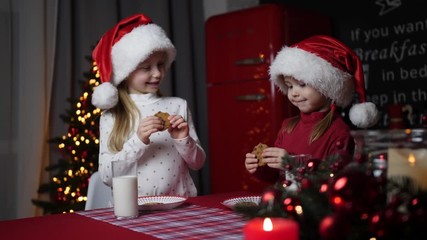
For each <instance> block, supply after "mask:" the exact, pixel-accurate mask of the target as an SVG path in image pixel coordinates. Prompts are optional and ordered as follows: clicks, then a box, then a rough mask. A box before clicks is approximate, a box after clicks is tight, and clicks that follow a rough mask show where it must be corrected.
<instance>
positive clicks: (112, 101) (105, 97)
mask: <svg viewBox="0 0 427 240" xmlns="http://www.w3.org/2000/svg"><path fill="white" fill-rule="evenodd" d="M118 101H119V92H118V90H117V88H116V87H115V86H113V84H111V83H110V82H105V83H102V84H100V85H99V86H97V87H95V88H94V89H93V93H92V104H93V105H94V106H96V107H97V108H100V109H110V108H112V107H114V106H116V104H117V102H118Z"/></svg>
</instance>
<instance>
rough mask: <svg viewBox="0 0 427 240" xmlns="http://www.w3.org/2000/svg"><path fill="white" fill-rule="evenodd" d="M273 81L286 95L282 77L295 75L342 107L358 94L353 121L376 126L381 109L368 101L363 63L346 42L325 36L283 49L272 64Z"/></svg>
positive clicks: (364, 125)
mask: <svg viewBox="0 0 427 240" xmlns="http://www.w3.org/2000/svg"><path fill="white" fill-rule="evenodd" d="M269 73H270V78H271V80H272V81H273V82H274V83H275V84H276V85H277V86H278V87H279V88H280V89H281V91H282V92H283V93H284V94H286V93H287V87H286V85H285V83H284V82H283V81H281V80H280V76H291V77H294V78H295V79H297V80H299V81H302V82H304V83H305V84H307V85H309V86H311V87H313V88H314V89H316V90H317V91H319V92H320V93H321V94H323V95H324V96H326V97H327V98H329V99H331V100H332V101H333V102H334V103H335V104H336V105H337V106H339V107H347V106H348V105H349V104H351V103H352V102H353V99H354V91H356V93H357V94H358V99H359V103H357V104H353V105H352V106H351V108H350V112H349V117H350V121H351V122H352V123H353V124H354V125H355V126H357V127H359V128H367V127H371V126H373V125H375V123H376V122H377V120H378V110H377V108H376V106H375V104H373V103H371V102H366V95H365V83H364V75H363V69H362V63H361V61H360V59H359V57H358V56H357V55H356V54H355V53H354V52H353V51H352V50H351V49H350V48H349V47H347V46H346V45H345V44H344V43H342V42H340V41H338V40H336V39H334V38H332V37H329V36H325V35H318V36H313V37H310V38H307V39H305V40H303V41H301V42H299V43H296V44H294V45H292V46H290V47H287V46H285V47H283V48H282V49H281V50H280V51H279V53H278V54H277V56H276V58H275V59H274V61H273V62H272V63H271V66H270V69H269Z"/></svg>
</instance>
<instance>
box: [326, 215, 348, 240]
mask: <svg viewBox="0 0 427 240" xmlns="http://www.w3.org/2000/svg"><path fill="white" fill-rule="evenodd" d="M350 230H351V226H350V224H349V223H348V221H347V219H345V218H344V217H342V216H340V215H338V214H332V215H328V216H326V217H324V218H323V219H322V221H321V222H320V224H319V234H320V236H321V238H322V239H323V240H341V239H346V237H347V236H348V232H349V231H350Z"/></svg>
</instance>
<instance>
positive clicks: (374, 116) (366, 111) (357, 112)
mask: <svg viewBox="0 0 427 240" xmlns="http://www.w3.org/2000/svg"><path fill="white" fill-rule="evenodd" d="M378 116H379V114H378V110H377V108H376V107H375V104H373V103H371V102H364V103H357V104H354V105H353V106H351V108H350V112H349V117H350V121H351V122H352V123H353V124H354V125H355V126H356V127H358V128H368V127H372V126H373V125H375V123H376V122H377V121H378Z"/></svg>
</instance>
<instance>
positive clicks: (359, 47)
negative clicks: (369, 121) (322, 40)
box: [334, 0, 427, 128]
mask: <svg viewBox="0 0 427 240" xmlns="http://www.w3.org/2000/svg"><path fill="white" fill-rule="evenodd" d="M369 2H370V3H369V4H370V5H369V6H368V5H366V4H367V3H365V5H366V8H365V9H369V11H367V13H369V14H364V13H363V12H359V13H358V14H359V16H358V17H351V19H345V20H343V21H339V22H337V21H336V19H335V23H336V24H335V25H334V26H335V27H337V31H336V32H335V37H337V38H339V39H340V40H342V41H343V42H345V43H346V44H347V45H349V46H350V47H351V48H352V49H353V50H354V51H355V52H356V54H357V55H358V56H359V57H360V58H361V60H362V62H363V68H364V73H365V79H366V83H365V85H366V89H367V98H368V100H369V101H371V102H374V103H375V104H376V105H377V106H378V108H379V109H380V111H381V113H382V118H381V120H380V121H379V123H378V125H377V126H375V127H376V128H391V127H392V126H394V125H393V121H402V124H400V125H396V126H398V128H399V127H400V128H403V127H405V128H418V127H422V126H423V123H422V119H423V116H425V114H426V112H427V8H426V7H425V4H424V1H416V0H413V1H403V0H402V1H401V0H395V1H393V0H377V1H369ZM421 4H423V5H421ZM373 12H374V14H372V13H373ZM396 110H397V111H396ZM396 115H397V116H396ZM396 117H397V118H396ZM399 117H400V119H398V118H399ZM424 124H425V123H424Z"/></svg>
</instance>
